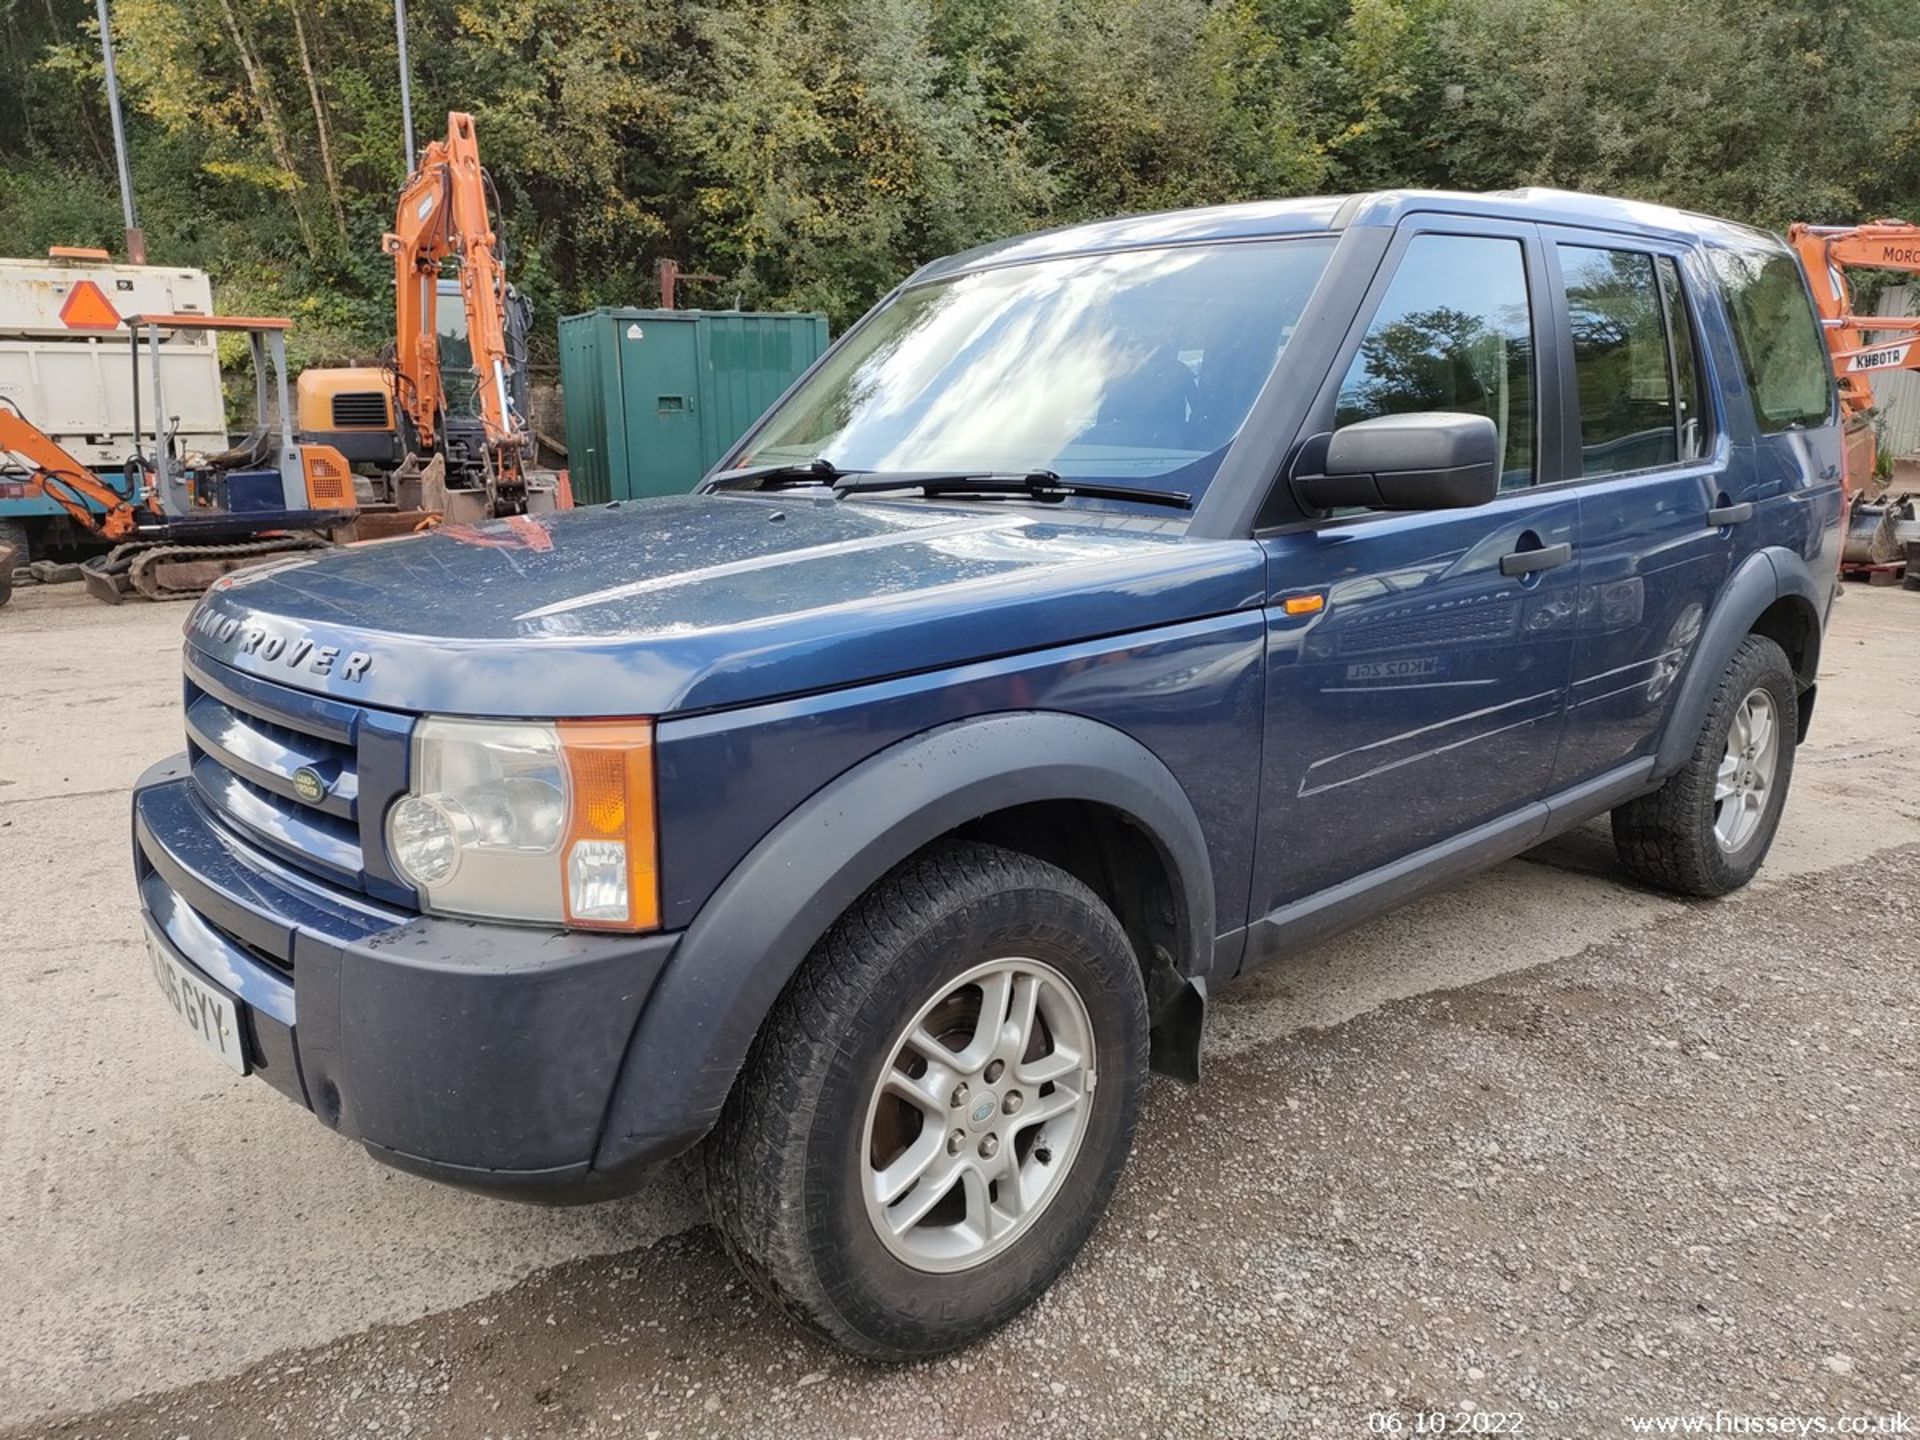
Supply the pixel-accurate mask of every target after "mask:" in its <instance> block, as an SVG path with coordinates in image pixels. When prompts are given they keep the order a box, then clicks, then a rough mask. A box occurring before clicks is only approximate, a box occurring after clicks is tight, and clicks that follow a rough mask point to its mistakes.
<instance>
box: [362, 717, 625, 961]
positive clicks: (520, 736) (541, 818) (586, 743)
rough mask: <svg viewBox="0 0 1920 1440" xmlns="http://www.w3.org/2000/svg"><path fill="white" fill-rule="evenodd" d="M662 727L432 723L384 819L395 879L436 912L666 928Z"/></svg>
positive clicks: (422, 728)
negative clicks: (661, 859) (657, 831)
mask: <svg viewBox="0 0 1920 1440" xmlns="http://www.w3.org/2000/svg"><path fill="white" fill-rule="evenodd" d="M654 846H655V842H654V823H653V726H652V724H651V723H649V722H648V721H645V720H581V721H561V722H559V723H558V724H551V725H549V724H540V723H534V722H529V721H523V720H451V719H439V718H434V717H431V716H430V717H428V718H427V719H424V720H422V721H421V722H420V723H419V724H418V725H417V726H415V727H414V732H413V783H412V785H411V787H410V789H409V793H408V794H407V795H406V796H405V797H404V798H403V799H401V800H400V801H399V802H398V803H397V804H395V805H394V807H393V808H392V809H391V810H389V811H388V812H387V854H388V857H389V858H390V859H391V860H392V861H393V866H394V869H395V870H397V871H398V872H399V873H400V874H401V875H402V876H403V877H404V878H405V879H407V880H408V881H409V882H410V883H411V884H413V885H414V886H415V888H417V889H418V890H419V892H420V897H421V900H422V901H423V902H424V904H425V906H426V908H427V909H428V910H431V911H433V912H435V913H437V914H444V915H467V916H473V917H475V918H479V919H488V920H521V921H528V922H532V923H539V924H556V925H568V926H573V927H578V928H583V929H600V930H648V929H651V928H653V927H654V926H655V925H657V924H658V923H659V918H660V907H659V885H658V878H657V875H656V868H655V856H654Z"/></svg>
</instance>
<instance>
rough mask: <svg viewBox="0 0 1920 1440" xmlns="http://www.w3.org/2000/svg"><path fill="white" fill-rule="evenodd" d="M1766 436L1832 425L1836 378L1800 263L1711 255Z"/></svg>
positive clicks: (1756, 253) (1742, 252) (1771, 253)
mask: <svg viewBox="0 0 1920 1440" xmlns="http://www.w3.org/2000/svg"><path fill="white" fill-rule="evenodd" d="M1708 254H1709V255H1710V256H1711V257H1712V261H1713V269H1714V274H1715V275H1716V277H1717V278H1718V279H1719V281H1720V292H1721V294H1722V296H1723V297H1724V298H1725V300H1726V302H1727V314H1728V317H1729V318H1730V319H1731V320H1732V322H1733V338H1734V343H1735V344H1736V345H1737V346H1738V347H1739V350H1740V365H1741V368H1742V369H1743V370H1744V371H1745V373H1746V377H1747V391H1748V393H1749V394H1751V395H1752V397H1753V414H1754V419H1755V421H1757V422H1758V424H1759V426H1760V429H1761V432H1762V433H1763V434H1769V435H1770V434H1773V433H1775V432H1776V431H1780V430H1791V429H1794V428H1795V427H1804V426H1813V425H1825V424H1826V423H1827V422H1828V420H1829V419H1830V418H1831V416H1832V413H1833V372H1832V370H1831V369H1830V368H1829V365H1828V361H1827V347H1826V343H1825V341H1824V340H1823V339H1822V338H1821V334H1820V322H1819V320H1818V319H1817V318H1815V316H1814V313H1813V305H1812V304H1811V302H1810V301H1809V300H1808V299H1807V287H1806V284H1805V282H1804V281H1803V280H1802V279H1801V275H1800V265H1799V262H1798V261H1796V260H1795V259H1794V258H1793V257H1792V256H1791V255H1789V254H1787V253H1785V252H1784V251H1780V250H1772V249H1763V248H1760V247H1758V246H1756V247H1754V248H1751V249H1739V250H1725V249H1713V250H1710V251H1708Z"/></svg>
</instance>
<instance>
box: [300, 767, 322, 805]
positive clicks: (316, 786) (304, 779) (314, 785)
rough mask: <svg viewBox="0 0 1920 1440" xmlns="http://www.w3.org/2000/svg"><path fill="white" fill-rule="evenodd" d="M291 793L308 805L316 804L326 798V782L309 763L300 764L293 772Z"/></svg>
mask: <svg viewBox="0 0 1920 1440" xmlns="http://www.w3.org/2000/svg"><path fill="white" fill-rule="evenodd" d="M293 793H294V794H296V795H298V796H299V797H300V798H301V799H302V800H304V801H306V802H307V804H309V805H318V804H319V803H320V802H321V801H322V800H324V799H326V798H327V782H326V781H324V780H322V779H321V778H320V772H319V771H318V770H315V769H314V768H313V767H312V766H311V765H302V766H301V767H300V768H299V769H298V770H296V771H294V772H293Z"/></svg>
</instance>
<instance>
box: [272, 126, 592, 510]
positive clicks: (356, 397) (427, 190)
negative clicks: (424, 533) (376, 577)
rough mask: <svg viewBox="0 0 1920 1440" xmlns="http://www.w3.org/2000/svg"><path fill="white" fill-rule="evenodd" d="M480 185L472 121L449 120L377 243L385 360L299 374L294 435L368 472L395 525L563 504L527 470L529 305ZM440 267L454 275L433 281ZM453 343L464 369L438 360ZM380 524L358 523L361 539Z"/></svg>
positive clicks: (541, 476)
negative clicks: (388, 300) (390, 340)
mask: <svg viewBox="0 0 1920 1440" xmlns="http://www.w3.org/2000/svg"><path fill="white" fill-rule="evenodd" d="M490 189H491V182H490V181H489V179H488V178H487V173H486V171H485V169H484V168H483V167H482V166H481V164H480V151H479V147H478V145H477V143H476V142H475V139H474V128H473V117H472V116H471V115H468V114H464V113H462V112H460V111H453V112H451V113H450V114H449V115H448V116H447V134H446V138H445V139H436V140H434V141H433V142H432V143H431V144H429V145H428V146H427V148H426V151H425V153H424V154H423V155H422V156H421V159H420V165H419V168H418V169H416V170H415V171H414V172H413V174H412V175H410V176H408V177H407V180H406V183H405V184H404V185H402V186H401V189H400V196H399V203H398V205H397V206H396V209H395V220H394V229H393V230H392V231H391V232H389V233H388V234H387V235H385V236H383V237H382V239H381V248H382V249H383V250H384V251H385V252H386V253H387V254H388V255H391V256H392V257H393V268H394V321H395V323H394V347H393V357H392V361H391V363H390V365H388V366H386V367H384V368H367V367H363V368H349V369H326V370H308V371H306V372H305V373H304V374H302V375H301V377H300V384H299V404H300V417H301V431H302V433H303V434H306V435H309V436H311V437H313V438H316V439H325V440H326V441H327V442H328V443H329V444H332V445H334V446H335V447H336V448H338V449H340V450H341V451H342V452H343V453H344V454H346V455H348V456H349V458H350V459H352V460H354V461H355V462H357V463H361V464H362V465H364V466H370V467H372V468H373V469H374V470H375V471H376V472H377V478H378V481H379V483H380V485H381V486H382V488H385V489H387V490H388V491H389V492H390V493H389V494H388V496H387V498H388V499H389V500H390V501H391V502H392V504H393V505H394V506H395V507H396V509H397V511H398V513H397V514H396V515H395V517H394V519H395V520H396V522H398V523H399V524H401V525H405V524H406V523H407V517H408V516H410V515H413V514H414V513H415V512H417V511H420V510H424V511H426V512H429V513H432V514H439V515H444V516H445V518H446V519H448V520H449V521H470V520H476V519H483V518H485V517H487V516H495V515H516V514H523V513H526V512H528V511H535V512H537V511H542V510H551V509H555V508H559V507H560V506H563V505H564V504H565V503H566V502H565V500H564V499H563V498H562V497H563V496H564V494H565V487H564V484H563V482H562V481H561V477H559V476H558V475H557V473H556V472H552V471H540V470H537V469H536V468H535V447H534V437H533V430H532V427H531V425H530V424H529V423H528V420H527V416H526V413H525V412H526V394H527V375H526V338H527V337H526V331H527V306H526V302H525V301H524V300H522V299H521V298H520V296H519V295H518V294H517V293H516V292H515V291H514V290H513V288H512V287H511V286H510V285H509V284H508V283H507V278H506V271H505V266H504V262H503V250H502V245H501V241H500V237H499V236H498V235H497V234H496V233H495V231H494V228H493V220H492V215H491V211H490V208H489V205H488V191H489V190H490ZM448 261H452V262H453V263H454V268H455V270H456V271H457V279H450V278H449V277H447V276H445V275H444V274H443V273H442V272H443V270H444V269H445V267H446V264H447V262H448ZM461 346H464V348H465V349H466V350H467V351H468V353H469V355H470V364H469V365H466V366H462V365H460V364H459V363H458V362H457V360H454V359H451V358H450V356H449V355H448V354H447V353H445V352H447V351H456V352H457V350H458V349H459V348H460V347H461ZM463 372H464V373H463ZM383 392H384V393H383ZM377 525H378V520H377V518H376V517H372V516H369V517H367V520H366V521H364V522H363V524H362V527H361V528H362V533H363V534H364V533H368V532H369V530H370V529H371V528H373V527H374V526H377ZM381 528H384V527H381Z"/></svg>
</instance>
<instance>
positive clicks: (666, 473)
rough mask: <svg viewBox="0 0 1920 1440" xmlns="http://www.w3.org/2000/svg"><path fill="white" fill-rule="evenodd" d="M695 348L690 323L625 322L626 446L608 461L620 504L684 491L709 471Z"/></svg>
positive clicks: (622, 376)
mask: <svg viewBox="0 0 1920 1440" xmlns="http://www.w3.org/2000/svg"><path fill="white" fill-rule="evenodd" d="M695 343H696V342H695V335H694V324H693V321H692V320H691V319H686V320H679V319H672V320H670V319H663V318H659V317H651V318H649V317H634V318H632V319H629V320H626V321H623V322H622V323H621V326H620V393H621V400H622V407H623V409H624V410H625V412H626V449H625V453H624V454H621V455H612V456H609V457H608V459H609V462H610V463H609V466H608V469H609V474H610V480H611V483H612V487H613V498H614V499H616V500H619V499H627V498H633V497H637V496H642V495H681V494H685V493H686V492H687V491H689V490H691V489H692V488H693V487H694V483H695V482H696V481H698V480H699V478H700V476H701V475H702V474H703V473H704V472H705V468H706V467H705V466H704V465H702V464H701V460H700V418H699V415H698V413H697V411H698V399H699V396H698V389H699V356H698V354H697V352H696V348H695Z"/></svg>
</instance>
